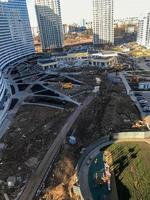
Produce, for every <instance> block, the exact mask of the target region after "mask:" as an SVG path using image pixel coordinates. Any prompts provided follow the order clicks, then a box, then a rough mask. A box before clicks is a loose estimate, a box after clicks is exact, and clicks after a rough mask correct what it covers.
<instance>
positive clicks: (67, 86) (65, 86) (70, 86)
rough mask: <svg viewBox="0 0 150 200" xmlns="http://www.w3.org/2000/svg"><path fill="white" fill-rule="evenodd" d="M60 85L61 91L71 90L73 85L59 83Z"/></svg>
mask: <svg viewBox="0 0 150 200" xmlns="http://www.w3.org/2000/svg"><path fill="white" fill-rule="evenodd" d="M60 85H61V89H72V88H73V84H72V83H71V82H69V83H62V82H60Z"/></svg>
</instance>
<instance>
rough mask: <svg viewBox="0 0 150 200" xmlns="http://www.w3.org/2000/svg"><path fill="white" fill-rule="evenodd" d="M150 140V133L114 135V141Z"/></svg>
mask: <svg viewBox="0 0 150 200" xmlns="http://www.w3.org/2000/svg"><path fill="white" fill-rule="evenodd" d="M147 138H150V131H145V132H121V133H116V134H115V135H114V139H117V140H121V139H147Z"/></svg>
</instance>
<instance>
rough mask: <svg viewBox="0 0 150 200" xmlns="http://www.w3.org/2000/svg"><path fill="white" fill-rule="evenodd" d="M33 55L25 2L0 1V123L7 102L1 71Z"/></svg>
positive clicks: (5, 85)
mask: <svg viewBox="0 0 150 200" xmlns="http://www.w3.org/2000/svg"><path fill="white" fill-rule="evenodd" d="M34 53H35V50H34V44H33V38H32V33H31V27H30V23H29V17H28V11H27V5H26V0H0V122H1V116H2V115H3V114H4V111H5V104H6V103H5V101H6V100H7V98H6V94H7V83H6V81H5V79H4V78H3V74H2V71H3V69H4V68H5V67H6V66H8V65H9V64H10V63H13V62H14V61H17V60H19V59H21V58H23V57H26V56H29V55H31V54H34Z"/></svg>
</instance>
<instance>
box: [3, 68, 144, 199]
mask: <svg viewBox="0 0 150 200" xmlns="http://www.w3.org/2000/svg"><path fill="white" fill-rule="evenodd" d="M118 68H119V65H118ZM61 73H63V75H64V74H65V73H67V76H68V74H69V77H70V78H69V81H68V80H66V79H65V78H62V77H63V76H61V77H60V76H58V77H56V75H52V77H47V78H46V76H45V75H44V79H43V80H42V79H41V77H40V79H41V81H42V83H43V85H46V86H47V87H49V88H51V90H52V91H54V90H56V89H57V91H58V92H61V93H62V94H63V95H67V96H69V97H70V98H71V99H72V100H70V99H69V102H71V104H69V106H64V105H66V104H63V106H62V105H61V107H59V103H60V102H57V105H58V107H56V106H55V107H53V108H50V107H43V106H38V105H33V104H29V103H27V105H22V106H21V107H20V109H19V111H18V112H17V114H16V116H15V118H14V120H13V122H12V125H11V126H10V127H9V129H8V130H7V132H6V134H5V135H4V136H3V138H2V139H1V141H0V177H1V180H0V199H1V200H6V199H10V200H14V199H28V200H29V198H25V197H24V198H23V196H21V195H22V193H23V192H24V191H26V185H27V183H28V181H30V180H31V177H32V176H33V177H34V174H36V171H37V170H38V168H39V167H40V165H41V163H42V162H43V161H44V158H45V155H46V153H47V152H48V151H49V150H50V148H51V147H52V146H53V145H54V144H55V142H56V140H57V139H58V138H59V135H61V131H62V130H64V129H63V126H64V124H65V123H69V128H68V129H67V130H68V131H67V134H66V135H64V136H63V137H62V138H61V141H59V140H58V142H60V143H59V144H61V145H59V146H60V147H61V148H58V149H57V153H56V156H55V157H54V158H55V159H53V161H52V163H51V165H50V166H49V165H48V170H47V173H46V176H45V179H44V181H43V179H42V186H41V187H40V189H38V188H37V189H38V190H37V189H36V191H37V192H36V193H35V194H34V199H38V200H79V199H80V198H79V197H78V195H76V194H75V193H74V192H73V186H74V185H75V184H76V182H77V180H76V176H77V172H76V165H77V163H78V160H79V158H80V156H81V155H82V152H83V151H84V149H86V147H87V146H88V145H89V144H91V143H92V142H94V141H96V140H97V139H99V138H101V137H102V136H109V135H110V136H113V134H114V133H117V132H122V131H131V130H132V131H137V130H138V131H139V130H141V131H143V130H146V129H147V127H146V125H144V124H143V125H142V126H139V125H138V122H139V121H140V120H141V118H140V113H139V111H138V110H137V108H136V106H135V104H134V102H133V101H132V100H131V99H130V97H129V96H128V95H127V93H126V89H125V87H124V85H123V83H122V81H121V79H120V77H119V74H118V73H116V69H110V70H108V71H107V72H106V71H105V70H101V69H99V68H96V67H94V68H92V67H82V68H80V67H74V68H70V69H67V68H66V69H63V70H61ZM59 74H60V71H59ZM50 78H52V79H51V80H50ZM56 78H57V81H56ZM46 80H47V81H46ZM75 80H76V81H75ZM29 81H30V80H29ZM26 84H27V83H26ZM30 88H31V89H32V90H33V87H30ZM32 92H34V91H32ZM47 94H48V93H47ZM41 95H42V94H41ZM43 95H44V94H43ZM30 98H31V97H30ZM36 98H37V96H36ZM86 98H90V100H89V103H87V104H86V106H84V104H85V102H84V101H85V100H86ZM31 99H32V103H35V99H34V98H33V97H32V98H31ZM31 99H28V98H27V99H26V100H25V102H26V101H28V102H29V101H30V100H31ZM33 99H34V101H33ZM38 101H41V100H39V99H38ZM54 101H55V100H53V102H54ZM75 101H77V102H78V103H79V104H74V102H75ZM30 103H31V101H30ZM82 104H83V105H82ZM78 106H79V107H78ZM82 106H83V107H84V109H81V112H79V111H78V110H79V109H80V107H81V108H82ZM75 112H79V113H78V115H76V117H74V121H73V120H72V121H71V122H70V121H69V120H70V118H71V119H72V115H74V114H75ZM70 136H72V137H73V139H74V140H75V141H74V143H72V142H70V140H69V139H70ZM57 144H58V143H56V145H55V146H56V147H57ZM44 166H45V165H44ZM45 168H46V167H45Z"/></svg>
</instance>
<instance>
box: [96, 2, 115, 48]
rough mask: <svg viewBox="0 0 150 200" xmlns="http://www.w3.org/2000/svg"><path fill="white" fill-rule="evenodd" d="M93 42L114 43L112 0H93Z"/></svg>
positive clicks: (101, 43) (100, 43)
mask: <svg viewBox="0 0 150 200" xmlns="http://www.w3.org/2000/svg"><path fill="white" fill-rule="evenodd" d="M93 43H94V45H96V46H97V45H103V44H109V43H112V44H113V43H114V28H113V0H93Z"/></svg>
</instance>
